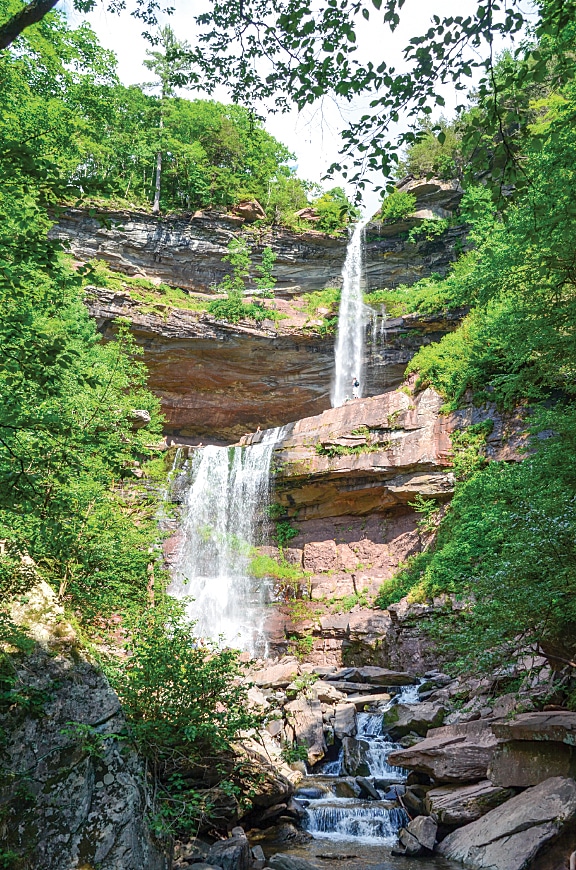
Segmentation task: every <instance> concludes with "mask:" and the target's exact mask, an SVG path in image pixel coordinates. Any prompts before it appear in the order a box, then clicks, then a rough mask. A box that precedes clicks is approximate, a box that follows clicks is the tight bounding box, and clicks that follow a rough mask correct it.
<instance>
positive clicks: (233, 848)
mask: <svg viewBox="0 0 576 870" xmlns="http://www.w3.org/2000/svg"><path fill="white" fill-rule="evenodd" d="M206 863H207V864H210V865H213V866H215V867H221V868H222V870H250V864H251V863H252V859H251V851H250V844H249V843H248V840H247V838H246V834H245V833H244V831H243V830H242V828H234V830H233V835H232V836H231V837H229V839H228V840H221V841H220V842H218V843H214V845H213V846H210V849H209V850H208V854H207V856H206Z"/></svg>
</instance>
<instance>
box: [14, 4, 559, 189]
mask: <svg viewBox="0 0 576 870" xmlns="http://www.w3.org/2000/svg"><path fill="white" fill-rule="evenodd" d="M75 2H76V3H77V4H78V5H79V6H84V8H86V4H87V5H88V6H91V4H92V2H93V0H75ZM404 2H405V0H384V2H382V0H343V2H341V3H337V2H336V0H327V2H326V4H325V5H324V6H321V7H320V8H319V9H318V8H316V7H313V6H311V4H310V3H309V0H274V2H272V0H233V2H229V0H212V2H211V3H210V6H209V8H208V10H207V11H206V12H204V13H202V14H201V15H199V16H197V18H196V23H197V25H198V37H199V46H198V47H197V48H195V49H193V50H192V51H191V52H189V53H188V60H189V61H190V64H191V70H193V71H192V72H191V73H190V76H191V79H190V80H191V82H192V83H194V82H196V81H197V80H198V77H199V76H200V75H201V76H202V85H203V87H204V88H212V89H214V88H216V87H218V86H221V85H222V84H227V85H228V86H229V88H230V90H231V94H232V98H233V100H234V102H238V103H242V102H244V103H246V102H252V101H255V100H257V99H269V98H274V99H275V101H276V103H277V106H278V107H279V108H281V109H282V108H284V109H285V108H288V107H289V105H290V104H291V103H295V104H296V105H297V106H298V107H302V106H304V105H307V104H309V103H313V102H314V101H315V100H316V99H318V98H319V97H321V96H323V95H325V94H329V93H331V94H334V95H336V96H337V97H340V98H344V99H347V100H351V99H353V98H354V97H355V95H357V94H358V93H361V92H366V91H370V92H372V93H374V94H375V96H374V99H373V100H372V103H371V108H372V111H371V112H370V113H369V114H366V115H364V116H363V117H362V118H361V119H360V120H359V121H358V122H355V123H354V124H352V125H351V126H350V128H349V129H347V130H345V131H344V132H343V140H344V145H343V149H342V153H343V155H344V157H345V158H351V161H352V168H353V169H354V174H353V176H352V177H353V179H354V180H357V181H359V182H360V184H361V185H362V184H363V183H364V182H363V181H362V178H363V174H364V173H365V172H366V171H367V170H379V171H381V172H383V173H384V175H385V176H388V177H389V176H391V175H392V174H393V171H394V169H395V166H396V164H397V163H398V161H399V160H400V157H399V153H398V151H399V149H400V148H402V147H404V146H406V145H407V144H410V143H412V142H415V141H417V140H418V138H420V137H421V136H422V135H424V134H423V132H422V131H421V130H419V129H418V121H419V119H421V118H422V116H427V115H430V114H432V112H433V110H434V108H435V107H438V108H440V109H441V108H442V106H443V105H444V99H443V97H442V95H441V94H440V93H439V85H442V84H446V83H451V84H452V85H453V86H454V87H455V88H456V89H457V90H461V91H464V92H466V91H467V90H468V82H469V80H470V77H471V76H472V75H473V72H474V71H475V70H477V71H480V73H481V76H482V77H481V80H480V83H479V86H478V93H479V96H480V97H482V98H484V97H485V98H486V106H487V108H489V109H490V113H491V118H490V122H491V123H492V122H494V123H498V119H499V106H498V100H497V98H496V97H497V83H496V82H495V80H494V69H495V63H496V58H495V55H494V43H495V39H496V38H497V37H505V38H507V37H514V36H516V37H520V36H521V34H522V33H523V32H524V30H525V29H526V28H530V31H531V35H532V37H533V40H534V44H535V45H537V48H535V49H534V51H533V52H532V61H531V63H530V64H527V65H526V66H525V68H524V69H523V70H522V72H521V81H522V82H524V83H525V82H527V81H536V82H538V81H541V80H542V79H543V78H544V77H545V76H546V75H547V74H548V70H549V65H550V64H551V63H553V64H554V75H555V77H556V78H557V79H558V80H562V81H566V80H567V79H568V78H570V77H572V76H573V75H574V67H575V63H576V56H575V55H574V52H573V51H572V47H573V43H574V28H575V26H576V25H575V22H576V14H575V13H576V0H540V3H539V4H538V9H537V12H538V16H537V18H536V20H535V23H533V24H532V21H531V18H530V16H531V15H532V11H530V13H525V12H524V11H523V9H522V3H521V0H509V2H507V3H506V4H503V5H500V4H496V3H493V2H491V0H489V2H488V3H486V4H483V3H481V4H479V5H478V7H477V9H476V11H475V13H473V14H471V15H469V16H467V17H463V16H444V17H441V16H440V15H433V18H432V26H431V27H429V28H428V30H427V31H426V32H425V33H424V34H422V35H421V36H418V37H414V38H413V39H412V40H410V43H409V44H408V46H407V47H406V49H405V51H404V57H405V62H406V69H403V70H400V71H397V70H396V69H395V68H393V67H390V66H388V64H387V63H386V62H382V63H380V64H379V65H378V66H374V65H373V64H372V63H367V64H365V65H364V64H362V62H361V60H359V59H358V57H357V55H356V53H355V52H356V41H357V37H356V24H357V21H358V20H359V19H360V18H361V17H362V18H364V19H371V18H374V17H375V16H378V19H379V22H380V23H381V25H382V26H384V27H389V28H390V30H392V31H394V30H395V29H396V27H397V26H398V24H399V22H400V14H401V11H402V8H403V6H404ZM123 7H124V3H120V2H119V0H112V2H111V8H112V9H113V10H115V11H118V10H120V9H122V8H123ZM158 9H159V2H158V0H137V2H136V6H135V8H134V9H133V10H132V14H133V15H135V16H137V17H139V18H142V19H143V21H145V22H146V23H148V24H150V23H151V24H155V23H156V12H157V11H158ZM16 14H18V13H16ZM13 18H14V14H12V16H11V17H10V19H9V20H8V21H7V22H6V24H5V25H4V28H7V29H8V30H10V28H11V27H12V31H13V30H14V28H13V26H12V24H11V22H13ZM23 26H25V23H24V24H23ZM16 29H17V28H16ZM2 30H3V28H2V27H1V26H0V36H1V34H2ZM12 31H11V32H12ZM20 32H21V31H20ZM520 50H521V51H523V45H521V47H520ZM263 57H264V58H266V59H267V61H268V63H266V64H264V65H262V64H260V66H259V64H258V62H259V61H260V59H261V58H263ZM555 57H556V60H554V58H555ZM401 116H403V117H406V118H407V119H408V121H409V122H412V126H411V128H410V129H408V130H405V131H404V132H402V133H401V134H400V136H399V137H398V138H397V139H396V140H395V141H393V140H392V139H391V128H392V127H393V125H395V124H396V123H397V122H398V120H399V118H400V117H401ZM438 135H439V138H442V135H443V134H442V130H441V129H440V130H439V131H438ZM334 168H335V169H336V168H337V169H341V170H342V171H343V174H344V175H345V176H346V175H348V174H350V170H351V167H350V166H348V165H347V164H346V163H342V164H338V165H336V166H335V167H334Z"/></svg>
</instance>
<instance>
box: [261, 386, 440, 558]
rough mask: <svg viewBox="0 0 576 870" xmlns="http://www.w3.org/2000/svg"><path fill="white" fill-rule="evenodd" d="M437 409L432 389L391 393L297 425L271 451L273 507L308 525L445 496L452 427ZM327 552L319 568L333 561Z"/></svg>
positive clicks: (438, 398)
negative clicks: (276, 504)
mask: <svg viewBox="0 0 576 870" xmlns="http://www.w3.org/2000/svg"><path fill="white" fill-rule="evenodd" d="M442 404H443V400H442V398H441V396H439V395H438V393H436V392H434V390H431V389H427V390H424V392H422V393H420V394H419V395H418V396H416V397H414V398H411V397H409V396H407V395H406V394H405V393H403V392H401V391H399V390H397V391H394V392H390V393H385V394H383V395H380V396H374V397H373V398H371V399H359V400H356V401H353V402H348V403H347V404H345V405H343V406H342V407H340V408H331V409H330V410H328V411H325V412H324V413H323V414H321V415H319V416H318V417H311V418H308V419H303V420H298V421H297V422H296V423H294V424H293V425H292V426H291V427H290V429H289V430H288V432H287V434H286V436H285V437H284V438H283V440H282V441H281V443H280V444H279V445H278V449H277V450H276V451H275V460H274V464H275V467H276V468H277V471H276V475H275V485H276V493H277V499H278V501H279V502H280V503H281V504H282V505H283V506H284V507H286V509H287V511H288V513H289V514H296V513H297V514H298V517H299V519H302V520H306V519H311V518H316V517H318V518H320V517H329V516H340V515H342V514H352V515H356V516H358V515H366V514H370V513H374V512H380V513H381V512H383V511H385V510H386V509H387V508H391V507H395V506H398V505H406V504H407V503H408V502H409V501H411V500H412V499H413V498H414V497H415V495H416V494H417V493H420V494H421V495H429V496H434V497H436V498H442V497H444V498H447V497H449V496H450V495H451V493H452V491H453V486H454V479H453V476H452V473H451V472H450V464H451V460H450V455H451V443H450V438H449V433H450V429H451V424H450V419H449V418H448V417H441V416H440V415H439V411H440V408H441V406H442ZM259 437H261V436H260V433H258V434H257V435H252V436H249V437H248V438H246V443H252V444H253V443H256V441H257V440H258V439H259ZM326 547H328V549H327V550H326V553H324V554H323V556H322V559H323V563H324V562H327V560H328V561H329V560H330V559H332V560H333V559H334V558H335V551H334V548H333V547H330V545H326ZM328 550H330V552H328ZM304 558H305V559H306V553H305V554H304ZM319 558H320V553H317V554H315V555H314V557H313V559H311V561H310V564H311V566H312V565H313V564H314V563H315V562H317V561H318V559H319ZM323 570H325V569H323Z"/></svg>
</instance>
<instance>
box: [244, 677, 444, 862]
mask: <svg viewBox="0 0 576 870" xmlns="http://www.w3.org/2000/svg"><path fill="white" fill-rule="evenodd" d="M417 701H418V686H412V685H411V686H403V687H401V689H400V691H399V692H398V694H396V696H395V697H393V698H392V699H391V700H390V701H387V702H384V703H382V704H381V705H378V707H374V708H372V709H370V710H369V711H367V712H358V713H356V736H355V738H354V739H355V740H356V741H357V745H358V747H359V749H360V758H361V760H362V763H364V764H365V765H366V766H367V769H368V773H367V776H366V777H363V778H360V779H361V780H364V782H365V783H366V781H367V785H365V788H372V789H373V792H374V793H373V798H372V799H370V798H368V797H367V796H366V795H362V794H361V790H360V787H359V784H358V783H359V778H357V777H356V776H354V775H351V774H352V771H351V770H347V769H346V764H347V758H346V751H345V749H344V748H342V749H341V750H340V753H339V756H338V758H337V759H336V760H334V761H328V762H320V764H319V765H317V768H318V769H317V770H315V771H313V772H311V773H309V774H308V775H307V776H306V778H305V779H304V780H303V781H302V783H301V784H300V786H299V787H298V789H297V790H296V793H295V796H294V799H295V802H296V804H297V805H298V806H299V807H300V808H301V809H302V811H303V817H302V827H303V828H304V829H305V830H306V831H308V833H309V834H311V835H312V839H311V840H309V841H308V842H306V843H300V844H298V845H294V846H292V845H287V844H286V843H281V842H277V841H275V839H274V836H275V835H274V832H273V829H272V830H271V831H270V832H263V836H262V838H259V840H258V842H260V844H261V845H262V847H263V848H264V850H265V852H266V854H267V855H268V856H270V855H272V854H274V852H276V851H278V852H283V853H285V854H289V855H291V856H294V857H299V858H304V859H306V860H308V861H310V862H311V863H313V864H316V865H317V866H318V867H323V868H326V870H331V868H336V867H343V868H346V870H361V868H365V867H374V868H380V870H396V868H398V870H400V868H404V870H416V868H419V870H433V868H435V870H448V868H454V867H456V865H454V864H453V863H451V862H449V861H445V860H444V859H442V858H437V857H433V856H431V857H430V858H427V857H419V858H404V857H402V856H393V855H392V854H391V850H392V848H393V847H394V846H396V844H397V837H398V831H399V829H400V828H401V827H403V826H405V825H406V824H407V823H408V821H409V816H408V815H407V813H406V812H405V810H404V809H403V808H402V807H401V805H400V804H399V802H398V800H397V796H398V794H400V796H401V795H402V793H403V784H404V783H405V781H406V772H405V771H404V770H402V769H401V768H398V767H393V766H392V765H390V764H388V755H389V754H390V753H391V752H392V751H393V750H394V749H397V748H399V744H396V743H393V742H392V741H391V739H390V738H389V736H388V735H387V734H385V733H384V732H383V714H384V713H385V712H386V710H388V709H390V707H391V706H392V705H394V704H398V703H402V704H413V703H416V702H417ZM345 739H346V738H345ZM348 740H350V738H348ZM356 757H358V756H356Z"/></svg>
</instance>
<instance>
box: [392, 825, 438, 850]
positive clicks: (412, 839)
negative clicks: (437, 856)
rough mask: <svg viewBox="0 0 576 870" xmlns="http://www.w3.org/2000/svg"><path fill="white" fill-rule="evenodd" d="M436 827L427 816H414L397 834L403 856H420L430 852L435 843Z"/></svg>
mask: <svg viewBox="0 0 576 870" xmlns="http://www.w3.org/2000/svg"><path fill="white" fill-rule="evenodd" d="M437 830H438V825H437V824H436V822H435V821H434V819H431V818H430V817H429V816H416V818H415V819H413V820H412V821H411V822H410V823H409V824H408V825H407V827H406V828H401V829H400V832H399V834H398V840H399V842H400V846H401V850H399V851H400V854H403V855H421V854H426V853H428V854H429V853H430V852H432V850H433V849H434V844H435V842H436V832H437Z"/></svg>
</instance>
